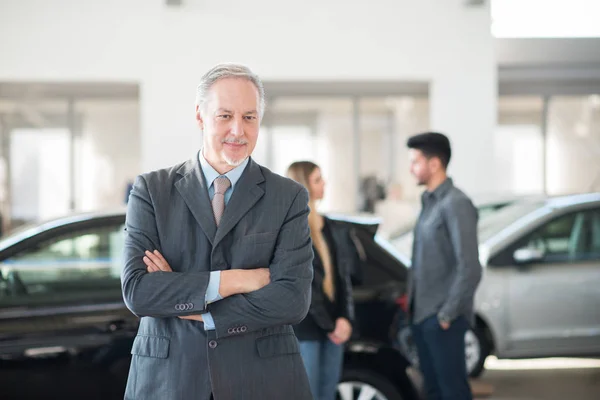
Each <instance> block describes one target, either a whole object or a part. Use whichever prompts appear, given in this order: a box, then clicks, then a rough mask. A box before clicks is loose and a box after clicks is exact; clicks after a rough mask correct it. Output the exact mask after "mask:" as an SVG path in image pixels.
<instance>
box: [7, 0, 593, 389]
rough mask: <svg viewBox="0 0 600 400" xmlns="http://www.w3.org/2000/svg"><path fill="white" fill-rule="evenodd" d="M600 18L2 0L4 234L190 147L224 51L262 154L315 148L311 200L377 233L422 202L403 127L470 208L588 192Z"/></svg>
mask: <svg viewBox="0 0 600 400" xmlns="http://www.w3.org/2000/svg"><path fill="white" fill-rule="evenodd" d="M598 16H600V3H599V2H598V1H595V0H568V1H567V0H419V1H415V0H394V1H391V0H371V1H369V2H364V1H356V2H351V1H350V2H349V1H342V0H318V1H317V0H304V1H302V2H293V3H289V2H284V1H275V0H253V1H241V0H230V1H228V2H222V1H216V0H103V1H98V0H0V217H1V230H2V234H3V235H5V236H6V235H9V234H10V233H11V232H12V231H14V230H15V229H16V228H19V227H21V226H23V225H26V224H34V225H35V224H38V223H40V222H41V221H45V220H48V219H51V218H55V217H62V216H65V215H70V214H73V213H79V212H84V211H85V212H88V211H91V212H100V211H101V210H107V209H110V210H114V209H120V208H122V207H123V206H124V205H125V203H126V199H127V194H128V190H129V188H130V185H131V183H132V181H133V180H134V179H135V177H136V176H137V175H138V174H140V173H142V172H145V171H149V170H154V169H158V168H164V167H167V166H170V165H173V164H176V163H178V162H181V161H183V160H186V159H189V158H191V157H194V156H195V155H196V153H197V151H198V149H199V148H200V144H201V134H200V132H199V130H198V128H197V126H196V124H195V119H194V101H195V89H196V85H197V84H198V82H199V80H200V77H201V76H202V75H203V74H204V72H206V71H207V70H208V69H209V68H211V67H212V66H213V65H215V64H217V63H220V62H239V63H244V64H246V65H248V66H249V67H250V68H252V69H253V70H254V72H256V73H257V74H258V75H259V76H260V77H261V78H262V79H263V81H264V84H265V89H266V96H267V98H266V101H267V108H266V113H265V117H264V120H263V122H262V128H261V134H260V137H259V140H258V144H257V147H256V150H255V152H254V154H253V157H254V158H255V160H256V161H258V162H259V163H260V164H262V165H264V166H266V167H268V168H270V169H272V170H273V171H274V172H277V173H279V174H284V173H285V171H286V169H287V166H288V165H289V164H290V163H291V162H293V161H297V160H300V159H302V160H312V161H315V162H316V163H318V164H319V165H321V167H322V169H323V173H324V176H325V179H326V180H327V184H328V186H327V195H326V197H325V199H324V201H323V202H322V204H321V205H320V206H321V208H322V211H323V212H326V213H329V214H332V215H335V214H340V215H353V216H357V215H358V216H363V215H367V216H372V217H376V218H378V219H379V222H378V223H379V224H380V226H379V230H378V234H379V235H380V236H381V237H382V238H389V239H394V238H397V237H398V236H399V235H400V234H401V233H403V232H406V231H408V230H410V229H411V227H412V226H413V223H414V220H415V219H416V217H417V215H418V211H419V207H420V194H421V190H422V189H421V188H418V187H417V186H416V185H415V182H414V178H413V177H412V176H411V175H410V174H409V172H408V167H409V165H408V158H407V150H406V147H405V143H406V139H407V138H408V137H409V136H411V135H413V134H415V133H419V132H423V131H426V130H436V131H440V132H443V133H446V134H447V135H448V136H449V137H450V139H451V142H452V146H453V160H452V162H451V164H450V169H449V174H450V175H451V176H452V177H453V178H454V181H455V183H456V185H457V186H459V187H461V188H463V189H464V190H465V191H466V192H467V193H468V194H469V195H470V196H472V197H473V199H474V200H475V202H476V203H477V204H481V205H484V204H492V203H493V204H500V203H502V204H504V203H509V202H512V201H513V199H516V198H523V197H524V196H542V197H544V198H545V196H556V195H572V194H584V193H595V192H600V24H599V23H598ZM481 210H482V212H484V210H483V208H482V209H481ZM113 231H114V230H113ZM113 231H111V232H113ZM113 233H114V232H113ZM597 234H598V235H599V238H600V233H597ZM98 240H99V239H98ZM110 240H113V241H114V240H115V239H114V235H113V236H111V239H110ZM92 242H93V240H92ZM84 243H90V242H89V241H84ZM73 246H76V244H73ZM397 247H398V246H397ZM398 248H400V247H398ZM0 250H1V249H0ZM111 251H112V253H115V251H114V249H113V250H111ZM390 251H392V250H390ZM112 253H111V254H112ZM115 254H116V253H115ZM7 257H9V255H7V256H6V257H3V259H7V260H8V258H7ZM400 258H401V257H400ZM3 265H5V266H6V265H7V264H6V263H5V264H3ZM114 265H115V264H113V268H114ZM595 268H596V269H595V270H594V275H593V276H594V279H599V278H600V264H596V267H595ZM115 276H118V271H117V272H116V275H115ZM590 276H592V275H590ZM598 282H599V283H600V281H598ZM598 287H599V286H596V288H597V289H596V292H594V293H595V294H594V296H596V294H597V290H600V289H598ZM594 299H596V300H595V301H597V300H598V299H600V296H596V297H594ZM594 304H595V305H594ZM594 304H592V306H593V307H595V306H600V304H597V303H594ZM11 315H12V314H11ZM590 326H592V325H590ZM590 329H593V331H594V332H595V333H594V335H597V336H595V339H594V340H595V341H596V342H594V343H595V345H597V348H598V352H599V353H598V354H594V355H599V354H600V321H598V324H597V325H593V326H592V328H590ZM2 340H3V339H2V338H1V337H0V345H1V343H2ZM591 355H592V354H591V353H590V356H591ZM498 363H500V364H498ZM494 365H496V366H498V365H503V364H501V362H500V361H496V364H494ZM594 365H595V366H594V367H593V368H592V369H593V371H594V372H593V375H591V377H590V376H588V375H585V378H583V379H585V380H586V382H588V383H589V382H592V384H593V385H594V386H593V387H592V388H591V389H590V391H594V393H595V394H596V395H597V394H598V393H600V386H599V385H600V384H599V383H598V382H599V381H600V372H598V371H599V369H598V365H596V364H594ZM507 368H508V367H506V366H505V365H504V366H502V367H498V369H499V370H502V371H505V370H506V369H507ZM508 369H510V368H508ZM526 369H530V368H529V367H527V368H526ZM499 374H500V373H499ZM504 374H505V372H502V373H501V374H500V375H498V376H497V381H498V382H500V383H498V385H500V386H501V385H503V384H505V385H506V387H508V386H511V387H513V386H514V385H513V384H512V383H506V382H513V381H511V379H513V378H510V377H509V378H507V377H506V375H504ZM543 376H545V375H543ZM540 379H541V378H540ZM544 379H546V378H544ZM572 381H573V380H572V379H571V378H570V377H569V378H565V382H567V383H565V385H567V384H570V383H571V382H572ZM583 386H585V385H584V384H583V383H581V384H580V383H577V384H576V387H577V388H581V387H583ZM590 387H591V386H590ZM574 390H578V389H574ZM500 392H502V390H500ZM509 392H510V390H508V391H506V390H505V392H502V393H509ZM571 393H574V392H571ZM582 393H583V392H582ZM590 393H591V392H590ZM509 394H511V395H512V394H513V393H512V392H510V393H509ZM517 395H518V396H520V395H521V394H519V393H517ZM540 396H542V395H539V396H532V397H531V398H544V397H540ZM586 396H588V394H587V392H586V394H581V395H580V397H577V396H575V397H573V398H581V399H584V398H598V397H593V395H591V394H589V396H590V397H586ZM598 396H600V395H598ZM0 397H1V396H0ZM507 398H508V397H507ZM510 398H529V397H510Z"/></svg>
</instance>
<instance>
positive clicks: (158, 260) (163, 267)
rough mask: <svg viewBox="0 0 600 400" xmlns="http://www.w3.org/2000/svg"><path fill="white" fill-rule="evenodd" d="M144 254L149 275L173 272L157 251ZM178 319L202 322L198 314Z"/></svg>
mask: <svg viewBox="0 0 600 400" xmlns="http://www.w3.org/2000/svg"><path fill="white" fill-rule="evenodd" d="M144 254H146V255H145V256H144V258H143V260H144V264H146V267H147V268H146V270H147V271H148V272H149V273H153V272H158V271H163V272H173V270H172V269H171V266H170V265H169V263H168V262H167V260H165V258H164V257H163V256H162V254H160V252H159V251H158V250H154V252H151V251H148V250H146V252H145V253H144ZM178 318H180V319H189V320H192V321H200V322H202V321H203V320H202V315H200V314H195V315H186V316H184V317H178Z"/></svg>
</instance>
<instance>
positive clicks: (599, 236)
mask: <svg viewBox="0 0 600 400" xmlns="http://www.w3.org/2000/svg"><path fill="white" fill-rule="evenodd" d="M525 242H526V246H527V247H530V248H534V249H537V250H540V251H542V252H543V254H544V260H545V261H547V262H553V261H580V260H587V259H595V258H598V257H599V256H600V210H591V211H579V212H576V213H570V214H567V215H563V216H561V217H558V218H556V219H554V220H552V221H551V222H548V223H547V224H545V225H544V226H542V227H541V228H539V229H538V230H536V231H535V232H534V233H532V234H531V235H530V236H529V237H528V238H527V239H526V240H525Z"/></svg>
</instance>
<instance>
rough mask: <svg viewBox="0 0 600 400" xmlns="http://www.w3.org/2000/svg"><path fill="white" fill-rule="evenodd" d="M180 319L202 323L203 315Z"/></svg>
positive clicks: (187, 316)
mask: <svg viewBox="0 0 600 400" xmlns="http://www.w3.org/2000/svg"><path fill="white" fill-rule="evenodd" d="M178 318H179V319H189V320H191V321H200V322H202V321H203V319H202V315H200V314H195V315H186V316H185V317H178Z"/></svg>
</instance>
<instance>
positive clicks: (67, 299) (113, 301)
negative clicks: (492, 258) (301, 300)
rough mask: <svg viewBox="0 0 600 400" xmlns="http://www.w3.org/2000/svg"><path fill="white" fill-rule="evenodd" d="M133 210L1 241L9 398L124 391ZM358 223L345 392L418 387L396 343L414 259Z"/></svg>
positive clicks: (374, 395) (374, 393)
mask: <svg viewBox="0 0 600 400" xmlns="http://www.w3.org/2000/svg"><path fill="white" fill-rule="evenodd" d="M124 221H125V214H124V212H123V211H117V212H113V213H93V214H81V215H76V216H70V217H67V218H62V219H58V220H55V221H52V222H48V223H45V224H41V225H37V226H33V227H29V228H22V229H21V230H20V231H19V232H15V233H13V234H11V235H8V236H7V237H5V238H3V239H2V240H1V241H0V398H2V399H14V398H27V399H35V398H38V399H41V398H48V399H50V398H52V399H55V398H59V397H62V398H65V397H66V396H69V398H72V397H75V396H76V397H78V398H86V399H112V398H114V399H116V398H122V397H123V392H124V385H125V382H126V377H127V372H128V369H129V361H130V350H131V345H132V342H133V338H134V337H135V335H136V331H137V326H138V319H137V317H135V316H134V315H133V314H132V313H131V312H130V311H129V310H127V309H126V308H125V306H124V304H123V300H122V297H121V286H120V280H119V278H120V272H121V268H122V265H123V262H122V250H123V229H124ZM348 223H351V224H352V225H353V227H354V228H355V232H356V243H357V246H358V248H359V252H360V254H361V255H362V259H363V265H362V268H361V269H360V270H359V271H354V275H353V280H354V291H355V299H356V311H357V324H356V327H355V332H354V334H353V337H352V339H351V341H350V342H349V344H348V346H347V350H346V354H345V361H344V371H343V379H342V383H340V385H339V396H340V398H341V399H343V400H348V399H359V398H360V399H361V400H371V399H372V400H398V399H412V398H415V397H416V394H415V393H416V392H415V390H414V388H413V385H412V382H411V381H410V379H409V377H408V375H407V373H406V370H407V368H408V367H409V363H408V361H407V359H406V358H405V357H404V356H403V355H402V353H401V352H400V351H399V350H398V347H397V346H395V339H396V336H397V332H396V330H395V329H394V327H395V326H398V324H397V320H398V318H402V314H403V313H402V311H401V309H400V307H399V304H400V303H401V299H402V295H403V293H404V291H405V282H406V268H405V267H404V266H403V265H402V264H400V263H399V262H398V261H397V259H396V258H395V257H393V256H391V254H390V253H389V252H388V251H386V250H385V249H384V248H383V247H382V246H380V245H379V244H377V243H376V240H375V232H376V230H377V225H376V224H358V223H353V222H348Z"/></svg>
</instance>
